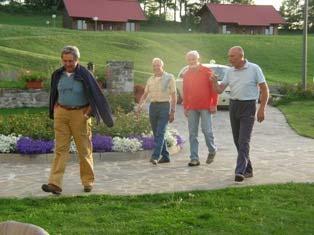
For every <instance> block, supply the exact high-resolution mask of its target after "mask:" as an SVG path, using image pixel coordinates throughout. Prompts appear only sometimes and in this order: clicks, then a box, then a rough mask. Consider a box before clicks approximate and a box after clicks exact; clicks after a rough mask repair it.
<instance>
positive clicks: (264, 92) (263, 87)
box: [257, 82, 269, 122]
mask: <svg viewBox="0 0 314 235" xmlns="http://www.w3.org/2000/svg"><path fill="white" fill-rule="evenodd" d="M259 88H260V91H261V96H260V105H259V108H258V111H257V121H258V122H262V121H264V119H265V108H266V105H267V102H268V98H269V90H268V86H267V83H266V82H263V83H260V84H259Z"/></svg>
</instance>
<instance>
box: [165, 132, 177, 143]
mask: <svg viewBox="0 0 314 235" xmlns="http://www.w3.org/2000/svg"><path fill="white" fill-rule="evenodd" d="M165 138H166V142H167V146H168V147H172V146H175V145H177V138H176V137H175V136H174V135H173V134H172V133H171V132H170V131H169V130H167V131H166V134H165Z"/></svg>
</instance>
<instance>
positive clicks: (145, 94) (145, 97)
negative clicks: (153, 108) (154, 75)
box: [137, 89, 148, 112]
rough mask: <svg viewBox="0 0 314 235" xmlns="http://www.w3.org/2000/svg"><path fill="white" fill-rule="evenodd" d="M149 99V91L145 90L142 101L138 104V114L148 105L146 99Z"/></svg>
mask: <svg viewBox="0 0 314 235" xmlns="http://www.w3.org/2000/svg"><path fill="white" fill-rule="evenodd" d="M147 97H148V91H147V89H145V91H144V94H143V95H142V97H141V99H140V101H139V102H138V108H137V112H141V111H142V109H143V106H144V104H145V103H146V99H147Z"/></svg>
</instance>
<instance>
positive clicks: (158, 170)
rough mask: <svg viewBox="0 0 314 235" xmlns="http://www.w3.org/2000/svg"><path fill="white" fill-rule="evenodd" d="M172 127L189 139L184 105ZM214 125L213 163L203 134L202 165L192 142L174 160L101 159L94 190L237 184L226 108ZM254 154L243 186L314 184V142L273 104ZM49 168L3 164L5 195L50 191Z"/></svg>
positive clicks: (70, 172) (73, 172)
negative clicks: (46, 187) (193, 157)
mask: <svg viewBox="0 0 314 235" xmlns="http://www.w3.org/2000/svg"><path fill="white" fill-rule="evenodd" d="M172 126H173V127H174V128H176V129H178V130H179V131H180V132H181V135H183V136H184V137H185V138H186V139H187V137H188V132H187V122H186V119H185V118H184V117H183V111H182V107H181V106H178V112H177V119H176V121H175V123H174V124H173V125H172ZM214 126H215V128H214V129H215V136H216V142H217V145H218V148H219V151H218V154H217V156H216V159H215V161H214V163H212V164H211V165H207V164H205V160H206V156H207V150H206V147H205V142H204V138H203V136H202V134H200V159H201V165H200V166H199V167H194V168H190V167H187V163H188V160H189V159H188V155H189V154H188V152H189V144H188V142H187V143H186V144H185V147H184V149H183V150H182V151H181V152H180V153H179V154H177V155H175V156H173V157H172V162H171V163H170V164H161V165H158V166H152V165H151V164H150V163H149V162H148V159H147V160H143V159H139V160H132V161H116V162H112V161H110V162H109V161H105V162H97V163H96V164H95V173H96V183H95V188H94V190H93V193H95V194H114V195H117V194H118V195H127V194H146V193H161V192H173V191H186V190H205V189H217V188H224V187H229V186H235V185H236V184H235V183H234V181H233V179H234V174H233V173H234V166H235V161H236V150H235V147H234V145H233V142H232V135H231V129H230V124H229V118H228V112H227V111H220V112H218V113H217V114H216V115H215V118H214ZM251 158H252V163H253V167H254V178H251V179H247V180H245V181H244V182H243V183H242V184H241V185H257V184H268V183H285V182H292V181H293V182H314V140H313V139H308V138H304V137H300V136H298V135H297V134H296V133H295V132H294V131H293V130H292V129H291V128H290V127H289V126H288V124H287V122H286V120H285V118H284V116H283V115H282V114H281V113H280V112H279V111H278V110H277V109H275V108H273V107H268V110H267V120H266V121H265V122H264V123H262V124H259V123H256V125H255V129H254V133H253V139H252V145H251ZM49 170H50V165H49V164H48V163H36V164H32V163H29V164H22V163H2V164H1V165H0V172H1V174H0V188H1V191H0V197H9V196H10V197H11V196H16V197H26V196H44V195H48V194H46V193H43V192H42V191H41V189H40V187H41V184H42V183H46V181H47V178H48V174H49ZM78 170H79V167H78V164H77V163H73V162H70V163H69V164H68V167H67V169H66V174H65V177H64V187H63V190H64V191H63V195H80V194H84V193H83V192H82V186H81V184H80V180H79V171H78Z"/></svg>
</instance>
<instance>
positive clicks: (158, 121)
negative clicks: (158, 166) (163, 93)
mask: <svg viewBox="0 0 314 235" xmlns="http://www.w3.org/2000/svg"><path fill="white" fill-rule="evenodd" d="M169 111H170V103H169V102H152V103H151V104H150V106H149V120H150V124H151V127H152V129H153V133H154V141H155V148H154V151H153V154H152V159H155V160H158V159H159V157H160V155H162V158H164V159H169V152H168V150H167V143H166V140H165V133H166V129H167V125H168V120H169Z"/></svg>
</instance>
